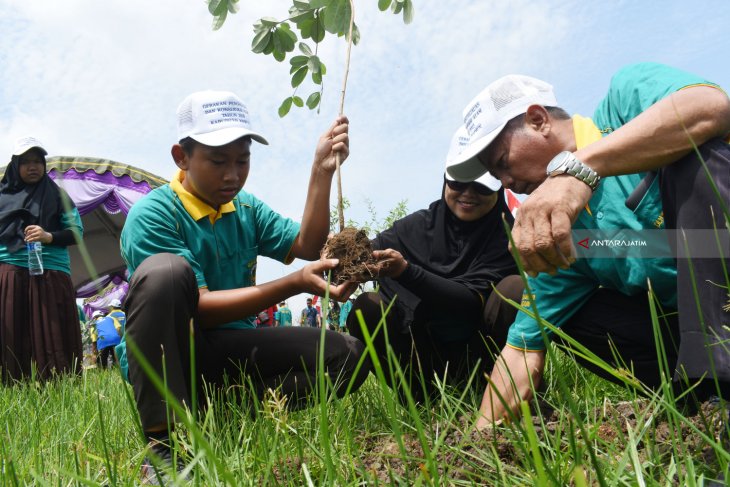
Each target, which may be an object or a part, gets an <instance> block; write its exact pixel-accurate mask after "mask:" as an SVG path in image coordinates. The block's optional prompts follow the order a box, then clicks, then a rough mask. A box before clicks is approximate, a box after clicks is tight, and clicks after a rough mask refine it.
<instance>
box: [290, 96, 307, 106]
mask: <svg viewBox="0 0 730 487" xmlns="http://www.w3.org/2000/svg"><path fill="white" fill-rule="evenodd" d="M292 101H293V102H294V104H295V105H296V106H298V107H299V108H302V107H303V106H304V101H303V100H302V99H301V98H300V97H298V96H292Z"/></svg>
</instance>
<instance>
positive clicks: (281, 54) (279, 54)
mask: <svg viewBox="0 0 730 487" xmlns="http://www.w3.org/2000/svg"><path fill="white" fill-rule="evenodd" d="M274 59H276V60H277V61H279V62H282V61H283V60H284V59H286V53H285V52H284V51H279V50H277V49H274Z"/></svg>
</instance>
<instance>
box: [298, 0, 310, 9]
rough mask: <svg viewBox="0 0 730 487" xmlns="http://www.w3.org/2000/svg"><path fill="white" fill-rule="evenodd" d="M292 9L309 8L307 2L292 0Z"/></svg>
mask: <svg viewBox="0 0 730 487" xmlns="http://www.w3.org/2000/svg"><path fill="white" fill-rule="evenodd" d="M294 8H298V9H299V10H308V9H310V8H312V7H311V5H310V4H309V2H304V1H302V0H294Z"/></svg>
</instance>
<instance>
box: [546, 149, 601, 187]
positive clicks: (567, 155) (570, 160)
mask: <svg viewBox="0 0 730 487" xmlns="http://www.w3.org/2000/svg"><path fill="white" fill-rule="evenodd" d="M561 174H570V175H571V176H573V177H574V178H577V179H580V180H581V181H583V182H584V183H586V184H587V185H588V186H590V187H591V190H593V191H595V190H596V188H597V187H598V182H599V181H600V180H601V176H599V175H598V173H597V172H596V171H594V170H593V169H591V168H590V167H588V166H586V165H585V164H583V163H582V162H581V161H580V160H579V159H578V158H577V157H575V156H574V155H573V153H572V152H570V151H563V152H561V153H559V154H558V155H557V156H555V157H553V160H552V161H550V163H549V164H548V166H547V175H548V177H554V176H559V175H561Z"/></svg>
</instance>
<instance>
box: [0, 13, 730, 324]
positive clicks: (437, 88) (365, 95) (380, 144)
mask: <svg viewBox="0 0 730 487" xmlns="http://www.w3.org/2000/svg"><path fill="white" fill-rule="evenodd" d="M239 3H240V7H241V8H240V11H239V12H238V13H236V14H235V15H230V16H229V17H228V19H227V21H226V23H225V24H224V25H223V27H222V28H221V29H220V30H218V31H213V30H212V27H211V26H212V17H211V16H210V14H209V13H208V10H207V5H206V2H205V1H203V0H197V1H194V2H193V1H186V0H155V1H149V0H105V1H104V2H99V1H88V0H0V134H2V135H0V155H1V154H7V156H6V157H7V160H9V159H10V154H11V152H12V147H13V141H14V140H15V139H16V138H18V137H21V136H25V135H31V134H32V135H35V136H36V137H38V138H39V139H41V140H42V141H43V142H44V144H45V145H46V147H47V148H48V150H49V153H50V155H59V156H60V155H63V156H86V157H100V158H105V159H112V160H115V161H119V162H123V163H126V164H130V165H133V166H136V167H139V168H142V169H145V170H147V171H150V172H152V173H154V174H157V175H159V176H163V177H165V178H168V179H169V178H170V177H171V176H172V174H174V171H175V166H174V164H173V162H172V159H171V157H170V146H171V145H172V144H173V143H175V141H176V140H175V139H176V116H175V111H176V109H177V106H178V104H179V103H180V101H182V99H183V98H184V97H185V96H186V95H188V94H189V93H191V92H194V91H198V90H203V89H217V90H229V91H233V92H234V93H236V94H238V95H239V96H240V97H241V99H242V100H243V101H244V103H245V104H246V105H247V106H248V109H249V112H250V113H251V116H252V123H253V126H254V129H256V130H257V131H259V132H260V133H262V134H263V135H264V136H265V137H266V138H267V139H268V140H269V143H270V144H271V145H270V146H261V145H255V146H254V147H253V148H252V166H251V173H250V175H249V179H248V181H247V182H246V186H245V189H246V190H247V191H249V192H251V193H253V194H255V195H256V196H258V197H259V198H261V199H262V200H264V201H265V202H267V203H268V204H269V205H270V206H271V207H272V208H274V209H275V210H276V211H278V212H279V213H281V214H282V215H284V216H287V217H290V218H293V219H295V220H297V221H298V220H300V219H301V215H302V211H303V204H304V200H305V196H306V188H307V184H308V180H309V173H310V169H311V163H312V156H313V154H314V147H315V145H316V142H317V139H318V137H319V135H320V134H321V133H322V132H324V131H325V130H326V129H327V128H328V127H329V126H330V124H331V123H332V121H333V120H334V118H335V117H336V116H337V113H338V110H339V104H340V92H341V87H342V77H343V73H344V65H345V53H346V44H345V43H344V42H343V40H342V39H336V38H334V39H330V40H328V41H327V40H326V41H325V43H324V44H323V45H322V46H321V47H320V57H321V58H322V60H323V62H324V63H325V64H326V65H327V76H326V77H325V81H324V83H325V88H324V94H323V100H322V105H321V109H320V110H319V113H318V112H316V111H310V110H309V109H307V108H304V109H294V108H293V109H292V111H291V112H290V114H289V115H288V116H287V117H285V118H283V119H281V118H279V116H278V115H277V109H278V107H279V105H280V103H281V101H282V100H283V99H284V98H285V97H287V96H290V95H291V94H292V88H291V86H290V84H289V83H290V77H289V69H288V67H289V65H288V61H285V62H284V63H278V62H276V61H275V60H274V59H273V58H272V57H271V56H264V55H260V54H254V53H252V52H251V41H252V38H253V27H252V26H253V24H254V22H256V20H257V19H259V18H261V17H264V16H270V17H275V18H278V19H283V18H284V17H285V16H286V14H287V9H288V6H289V5H290V4H291V2H290V0H268V1H265V2H262V1H253V0H241V1H240V2H239ZM377 3H378V2H377V0H358V1H357V3H356V12H355V22H356V23H357V24H358V26H359V28H360V32H361V42H360V43H359V45H357V46H354V47H353V49H352V55H351V61H350V72H349V79H348V85H347V90H346V97H345V113H346V115H347V116H348V117H349V119H350V140H351V142H350V147H351V155H350V157H349V158H348V160H347V161H346V162H345V164H344V165H343V167H342V186H343V194H344V195H345V196H346V197H347V198H348V199H349V200H350V202H351V208H350V209H349V210H348V211H347V213H346V215H345V216H346V218H348V219H353V220H355V221H359V222H364V221H366V220H367V219H369V217H370V214H369V212H368V209H367V208H368V201H370V202H372V208H373V209H374V210H375V211H376V214H377V218H378V219H382V218H384V217H385V216H386V215H387V214H388V211H389V210H390V209H392V208H394V207H395V206H396V205H397V203H398V202H400V201H402V200H406V201H407V206H408V210H409V212H412V211H415V210H418V209H421V208H425V207H426V206H428V204H429V203H430V202H431V201H433V200H435V199H438V197H439V196H440V191H441V186H442V175H443V170H444V163H445V156H446V152H447V150H448V146H449V141H450V138H451V135H452V134H453V133H454V131H455V130H456V129H457V128H458V126H459V125H460V123H461V114H462V110H463V108H464V107H465V106H466V105H467V103H468V102H469V101H470V100H471V99H472V98H473V97H474V96H476V95H477V94H478V93H479V92H480V91H481V90H482V89H483V88H484V87H485V86H486V85H487V84H489V83H490V82H491V81H493V80H494V79H496V78H498V77H500V76H503V75H505V74H511V73H515V74H526V75H530V76H534V77H537V78H540V79H543V80H545V81H547V82H549V83H551V84H552V85H553V86H554V88H555V94H556V96H557V99H558V102H559V104H560V105H561V106H562V107H563V108H565V109H566V110H567V111H568V112H570V113H580V114H582V115H586V116H590V115H591V114H592V112H593V109H594V108H595V106H596V105H597V104H598V102H599V101H600V99H601V98H602V97H603V95H604V94H605V91H606V89H607V86H608V82H609V80H610V77H611V75H612V74H613V73H614V72H615V71H616V70H618V69H619V68H620V67H622V66H624V65H626V64H630V63H635V62H641V61H656V62H662V63H666V64H670V65H673V66H676V67H678V68H681V69H685V70H687V71H691V72H694V73H696V74H698V75H701V76H703V77H705V78H706V79H708V80H711V81H714V82H716V83H718V84H720V85H721V86H723V87H725V88H726V89H728V88H730V63H729V62H728V60H729V59H730V35H728V33H727V26H728V25H730V9H728V8H727V7H728V4H727V0H714V1H710V0H708V1H703V0H697V1H693V2H688V1H686V0H665V1H662V2H649V1H641V0H617V1H612V2H596V1H590V0H589V1H586V0H562V1H539V0H510V1H504V0H476V1H436V0H413V3H414V7H415V17H414V20H413V22H412V23H411V24H409V25H406V24H404V23H403V22H402V17H401V16H395V15H392V14H391V13H390V12H380V11H378V9H377ZM330 37H331V36H330ZM328 39H329V37H328ZM311 91H314V87H313V86H312V85H311V84H307V82H305V89H303V90H302V91H301V94H303V95H304V97H306V95H308V93H310V92H311ZM0 157H2V156H0ZM0 160H1V159H0ZM0 165H3V163H2V162H0ZM332 195H333V199H332V201H333V202H334V201H335V199H336V189H335V188H334V187H333V190H332ZM302 265H304V262H302V261H295V262H294V263H293V264H292V265H290V266H284V265H281V264H279V263H277V262H274V261H271V260H269V259H266V258H260V261H259V266H258V271H257V278H258V280H259V282H266V281H269V280H272V279H276V278H279V277H282V276H283V275H285V274H287V273H289V272H291V271H293V270H296V269H298V268H301V267H302ZM289 302H290V307H291V308H292V309H293V310H294V311H295V312H296V311H298V310H299V309H301V308H302V307H303V306H304V296H303V295H300V296H296V297H293V298H291V299H290V300H289ZM295 314H296V313H295Z"/></svg>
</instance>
